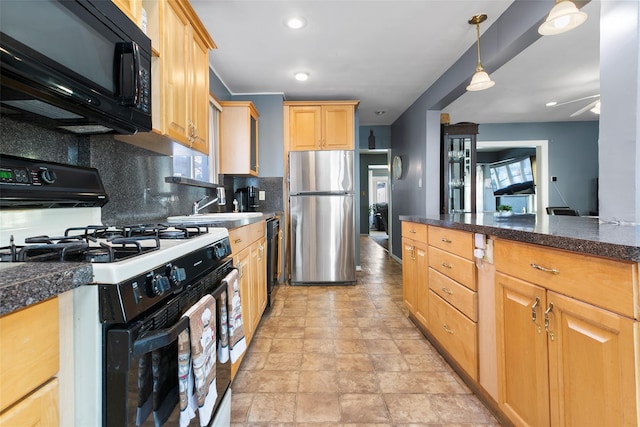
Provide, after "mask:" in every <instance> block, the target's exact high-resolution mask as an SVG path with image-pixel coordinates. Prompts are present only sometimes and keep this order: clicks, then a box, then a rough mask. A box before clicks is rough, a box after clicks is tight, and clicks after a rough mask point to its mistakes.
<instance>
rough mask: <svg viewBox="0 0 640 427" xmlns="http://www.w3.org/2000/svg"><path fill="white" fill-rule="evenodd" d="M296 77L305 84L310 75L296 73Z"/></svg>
mask: <svg viewBox="0 0 640 427" xmlns="http://www.w3.org/2000/svg"><path fill="white" fill-rule="evenodd" d="M294 77H295V78H296V80H298V81H301V82H303V81H305V80H307V79H308V78H309V73H305V72H299V73H294Z"/></svg>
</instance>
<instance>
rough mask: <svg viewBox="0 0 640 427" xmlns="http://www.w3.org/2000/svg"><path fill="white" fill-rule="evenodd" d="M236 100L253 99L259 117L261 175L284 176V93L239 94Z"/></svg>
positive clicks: (259, 172)
mask: <svg viewBox="0 0 640 427" xmlns="http://www.w3.org/2000/svg"><path fill="white" fill-rule="evenodd" d="M232 99H233V100H234V101H252V102H253V103H254V105H255V106H256V109H257V110H258V112H259V113H260V117H258V145H259V151H258V164H259V166H260V169H259V171H258V175H259V176H260V177H275V176H277V177H283V176H284V144H283V142H284V131H283V127H282V126H283V125H282V124H283V117H282V102H283V97H282V95H238V96H233V97H232Z"/></svg>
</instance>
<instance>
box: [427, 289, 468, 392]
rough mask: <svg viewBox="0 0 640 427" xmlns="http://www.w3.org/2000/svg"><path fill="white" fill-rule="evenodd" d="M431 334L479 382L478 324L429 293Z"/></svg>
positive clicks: (432, 293)
mask: <svg viewBox="0 0 640 427" xmlns="http://www.w3.org/2000/svg"><path fill="white" fill-rule="evenodd" d="M429 327H430V329H429V330H430V332H431V333H432V334H433V336H434V337H435V338H436V339H437V340H438V342H439V343H440V344H441V345H442V346H443V347H444V348H445V350H447V352H448V353H449V354H450V355H451V357H453V358H454V359H455V361H456V362H457V363H458V364H459V365H460V366H461V367H462V368H463V369H464V370H465V371H466V372H467V373H468V374H469V375H470V376H471V377H472V378H473V379H474V380H476V381H477V380H478V329H477V327H476V324H475V323H474V322H472V321H471V320H469V319H467V318H466V317H465V316H464V315H463V314H462V313H460V312H459V311H458V310H456V309H455V308H453V307H452V306H451V305H450V304H449V303H447V302H446V301H444V300H443V299H442V298H440V297H439V296H438V295H436V294H435V293H434V292H432V291H429Z"/></svg>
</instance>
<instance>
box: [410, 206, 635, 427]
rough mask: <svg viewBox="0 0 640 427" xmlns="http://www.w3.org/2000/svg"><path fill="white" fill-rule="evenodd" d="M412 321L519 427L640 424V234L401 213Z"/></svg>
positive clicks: (583, 222)
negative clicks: (534, 426) (639, 379)
mask: <svg viewBox="0 0 640 427" xmlns="http://www.w3.org/2000/svg"><path fill="white" fill-rule="evenodd" d="M399 219H400V221H402V249H403V261H404V262H403V296H404V300H405V305H406V306H407V308H408V310H409V312H410V317H411V318H412V320H413V321H414V323H416V325H417V326H418V327H419V328H420V329H421V330H422V331H423V332H424V334H425V335H426V336H427V338H428V339H429V340H430V341H431V342H432V343H433V344H434V345H435V346H436V347H437V348H438V349H439V350H440V352H441V353H442V354H443V355H444V356H445V358H446V359H447V360H448V361H449V362H450V363H451V364H452V366H453V367H454V368H455V369H456V371H457V372H458V373H459V374H460V375H461V376H462V377H463V378H464V380H465V381H466V382H467V384H468V385H469V386H470V387H471V388H472V389H473V390H474V391H475V392H476V393H477V394H478V395H479V396H480V397H481V398H482V399H483V400H485V402H486V403H487V404H488V405H489V406H492V407H493V408H494V409H496V411H497V413H498V414H499V415H500V417H502V418H503V420H504V421H505V422H507V423H513V424H514V425H620V426H622V425H625V426H626V425H629V426H631V425H634V426H635V425H638V424H639V419H638V407H639V404H638V399H639V397H640V386H639V381H638V375H640V362H639V360H640V358H639V351H640V332H639V328H638V325H639V324H638V319H639V318H640V317H639V312H640V310H639V308H640V304H639V300H638V295H639V289H638V262H639V261H640V237H639V236H640V233H639V231H640V227H638V226H633V225H619V224H609V223H600V222H599V221H598V219H596V218H586V217H563V216H548V215H527V214H523V215H515V214H514V215H512V216H511V217H506V218H503V217H495V216H494V215H493V214H489V215H487V214H476V215H472V214H455V215H443V216H426V217H423V216H410V215H405V216H403V215H401V216H400V218H399Z"/></svg>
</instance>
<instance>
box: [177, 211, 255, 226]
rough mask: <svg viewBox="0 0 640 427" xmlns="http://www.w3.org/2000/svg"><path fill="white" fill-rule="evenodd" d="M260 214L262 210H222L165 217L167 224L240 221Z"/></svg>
mask: <svg viewBox="0 0 640 427" xmlns="http://www.w3.org/2000/svg"><path fill="white" fill-rule="evenodd" d="M260 216H262V212H222V213H205V214H195V215H179V216H170V217H168V218H167V222H168V223H169V224H186V223H193V224H195V223H198V224H215V223H217V222H229V221H240V220H244V219H250V218H257V217H260Z"/></svg>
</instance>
